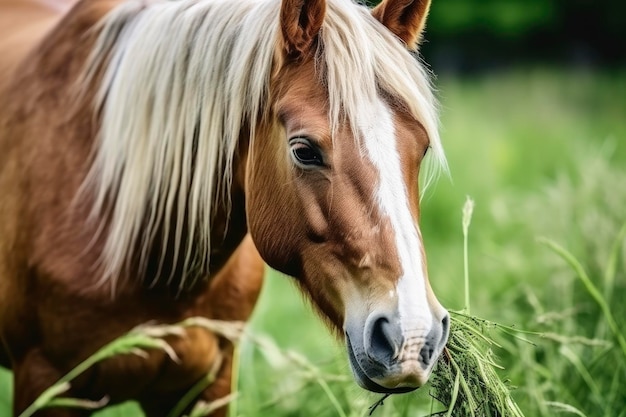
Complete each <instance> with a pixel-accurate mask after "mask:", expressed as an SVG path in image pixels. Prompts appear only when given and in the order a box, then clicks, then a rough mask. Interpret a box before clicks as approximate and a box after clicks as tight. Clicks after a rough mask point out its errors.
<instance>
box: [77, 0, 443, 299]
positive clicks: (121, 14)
mask: <svg viewBox="0 0 626 417" xmlns="http://www.w3.org/2000/svg"><path fill="white" fill-rule="evenodd" d="M328 3H329V4H328V10H327V14H326V19H325V22H324V25H323V27H322V31H321V34H320V36H321V42H320V43H319V45H320V46H319V48H318V51H317V57H316V58H317V63H318V68H319V74H320V76H321V77H323V79H324V80H325V81H324V84H325V85H326V86H327V88H328V94H329V105H330V112H329V118H330V122H331V125H333V126H337V125H338V124H339V123H340V122H341V121H342V120H341V118H342V117H344V116H345V117H347V118H348V120H349V121H357V120H359V118H362V117H367V116H366V115H367V109H366V108H365V106H364V105H363V104H362V103H368V102H373V100H374V99H375V98H376V97H377V96H378V95H379V94H380V93H381V91H384V92H385V93H387V94H390V95H392V96H395V97H397V98H398V99H400V100H402V102H404V103H406V105H407V106H408V109H409V110H410V111H411V112H412V113H413V114H414V115H415V116H416V117H417V118H418V120H420V122H421V123H422V125H423V126H424V128H425V129H426V131H427V133H428V135H429V137H430V141H431V148H432V152H430V155H431V156H430V158H432V159H433V160H434V161H435V162H436V163H435V164H432V166H439V167H445V158H444V154H443V150H442V147H441V142H440V140H439V134H438V126H437V124H438V122H437V114H436V113H437V112H436V103H435V100H434V98H433V94H432V92H431V87H430V83H429V78H428V74H427V71H426V70H425V69H424V68H423V66H422V65H421V64H420V63H419V62H418V60H416V59H415V57H413V56H412V55H411V54H410V53H409V52H407V50H406V49H405V48H404V47H403V45H402V44H401V43H400V42H399V41H398V39H396V38H395V37H394V36H393V35H392V34H391V33H390V32H388V31H387V30H386V29H385V28H384V27H383V26H382V25H381V24H380V23H378V22H377V21H376V20H375V19H373V18H372V17H371V15H370V13H369V11H368V10H367V9H366V8H365V7H363V6H359V5H356V4H354V3H353V2H351V1H350V0H329V1H328ZM279 11H280V0H238V1H233V0H180V1H151V2H147V4H146V2H145V1H141V0H130V1H128V2H125V3H123V4H121V5H119V6H118V7H116V8H115V9H114V10H113V11H112V12H110V13H109V14H108V15H107V16H106V17H105V18H104V19H103V20H102V21H101V23H100V27H99V30H100V33H99V37H98V40H97V42H96V45H95V48H94V50H93V53H92V55H91V57H90V60H89V64H88V67H87V68H88V69H87V75H88V76H90V75H93V74H95V73H98V71H99V68H104V71H103V73H104V75H103V77H102V81H101V87H100V90H99V93H98V95H97V97H96V103H95V104H96V108H97V109H98V111H99V114H100V115H101V121H100V122H101V128H100V132H99V136H98V141H97V145H96V149H95V157H94V162H93V166H92V169H91V171H90V172H89V175H88V177H87V179H86V180H85V183H84V186H83V190H88V189H89V190H95V204H94V214H95V215H97V217H98V218H102V216H103V215H105V214H106V215H108V217H109V226H108V236H107V238H106V244H105V248H104V253H103V266H104V271H103V276H102V282H109V283H110V284H111V286H112V288H113V290H114V289H115V285H116V280H117V279H118V277H119V276H122V275H123V274H124V272H125V271H126V269H125V268H126V267H127V266H128V259H130V258H131V257H139V258H138V259H139V262H140V264H145V263H146V262H147V258H148V255H149V252H150V248H151V247H152V245H153V241H154V239H155V237H156V236H157V233H162V234H163V235H162V237H164V238H165V239H171V240H172V241H173V242H174V259H176V260H177V261H178V260H180V262H182V271H183V276H182V278H180V280H177V281H176V282H174V283H173V284H175V285H178V287H179V289H182V288H184V287H185V286H188V285H190V284H191V282H189V281H190V280H192V279H195V278H196V277H195V276H192V277H191V278H189V276H190V275H191V274H190V272H191V271H192V270H193V271H202V273H203V274H208V265H209V254H210V250H211V247H210V245H211V242H210V240H211V219H212V216H213V214H214V209H215V207H216V205H217V204H228V201H227V200H228V199H227V198H225V195H226V194H225V193H223V192H221V190H227V189H228V188H229V185H230V183H231V171H232V169H231V168H232V163H233V156H234V154H235V150H236V147H237V144H238V141H239V138H240V134H241V131H242V127H243V126H247V127H249V128H250V129H251V137H252V138H253V139H254V138H255V136H254V135H255V129H254V128H255V125H256V124H257V123H258V120H257V118H258V117H259V115H263V114H267V111H268V104H269V103H268V92H269V85H270V81H271V77H272V74H273V73H274V71H275V69H276V68H274V66H275V65H276V63H275V52H276V48H277V45H278V36H279V33H280V31H279V30H278V23H279V19H278V16H279ZM352 125H353V126H355V125H358V123H352ZM256 139H257V140H264V139H267V140H269V139H270V138H256ZM183 230H185V235H186V236H191V237H193V238H184V237H183V236H182V233H183ZM196 254H199V255H200V256H199V258H197V256H196ZM163 255H164V253H163ZM171 278H172V277H161V278H160V279H168V280H169V279H171Z"/></svg>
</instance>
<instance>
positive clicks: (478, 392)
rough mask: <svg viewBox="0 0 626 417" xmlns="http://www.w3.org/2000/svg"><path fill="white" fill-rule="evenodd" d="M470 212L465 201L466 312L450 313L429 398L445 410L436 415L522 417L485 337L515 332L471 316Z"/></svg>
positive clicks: (471, 205) (491, 344) (470, 204)
mask: <svg viewBox="0 0 626 417" xmlns="http://www.w3.org/2000/svg"><path fill="white" fill-rule="evenodd" d="M473 208H474V202H473V201H472V199H470V198H469V197H468V198H467V200H466V202H465V205H464V207H463V221H462V225H463V261H464V262H463V264H464V270H465V274H464V285H465V310H464V312H451V319H452V320H451V326H450V327H451V329H450V337H449V339H448V343H447V345H446V348H445V349H444V351H443V354H442V355H441V358H440V360H439V363H438V364H437V367H436V369H435V372H434V374H433V376H432V377H431V383H430V384H431V391H430V393H431V396H432V397H433V398H435V399H436V400H438V401H439V402H441V403H442V404H444V405H447V407H448V409H447V411H443V412H439V413H436V414H435V415H445V416H446V417H448V416H455V417H466V416H467V417H469V416H472V417H498V416H510V417H523V415H524V414H523V413H522V411H521V410H520V409H519V407H518V406H517V404H516V403H515V401H514V400H513V399H512V398H511V393H510V387H509V385H507V384H506V383H505V382H503V381H502V380H501V379H500V376H499V375H498V374H497V372H496V369H502V368H501V367H500V366H499V365H498V364H497V363H496V362H495V358H494V353H493V348H494V347H500V345H499V344H498V343H496V342H495V341H494V340H493V339H492V338H491V337H489V336H488V332H489V331H490V330H491V329H499V330H502V331H504V332H505V333H507V334H509V335H512V336H516V335H515V334H514V333H513V332H516V330H515V329H512V328H510V327H505V326H500V325H498V324H495V323H493V322H489V321H487V320H483V319H480V318H477V317H474V316H471V315H470V296H469V294H470V292H469V273H468V264H469V257H468V243H467V242H468V234H469V226H470V223H471V218H472V212H473Z"/></svg>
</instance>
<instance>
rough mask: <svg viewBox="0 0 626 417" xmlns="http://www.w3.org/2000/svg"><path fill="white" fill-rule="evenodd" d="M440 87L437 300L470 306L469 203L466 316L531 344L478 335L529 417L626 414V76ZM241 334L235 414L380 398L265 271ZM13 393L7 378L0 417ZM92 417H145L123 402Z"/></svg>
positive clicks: (419, 412)
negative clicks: (361, 384) (468, 215)
mask: <svg viewBox="0 0 626 417" xmlns="http://www.w3.org/2000/svg"><path fill="white" fill-rule="evenodd" d="M435 85H436V86H437V89H438V90H439V91H438V95H439V97H440V101H441V115H442V119H441V126H442V127H441V129H442V137H443V140H444V146H445V148H446V152H447V155H448V160H449V165H450V176H446V175H443V176H441V177H440V178H439V180H438V181H437V182H436V184H435V185H434V186H432V187H430V188H429V189H428V190H427V191H426V192H425V195H424V197H423V201H422V220H421V227H422V232H423V236H424V240H425V242H426V251H427V255H428V260H429V272H430V280H431V283H432V285H433V288H434V290H435V293H436V294H437V296H438V298H439V300H440V301H441V302H442V304H443V305H444V306H446V307H447V308H449V309H450V310H462V309H463V308H465V307H468V306H465V305H464V304H465V302H464V294H463V274H464V269H463V237H462V233H461V208H462V206H463V203H464V201H465V199H466V196H467V195H469V196H471V197H472V199H473V200H474V201H475V204H476V205H475V210H474V217H473V220H472V225H471V228H470V233H469V270H468V272H469V277H470V282H471V313H472V315H475V316H478V317H482V318H484V319H486V320H489V321H490V322H496V323H500V324H503V325H506V326H511V327H514V328H517V329H520V330H522V329H523V330H526V331H530V332H534V333H532V334H521V335H518V336H521V338H520V337H514V336H512V335H510V334H506V333H503V332H500V331H498V328H497V327H494V326H493V325H491V324H489V323H485V326H484V328H485V332H486V333H488V334H490V336H492V337H494V338H495V339H496V340H497V341H498V343H499V344H500V346H501V347H496V346H494V347H493V350H494V353H495V355H496V357H497V361H498V363H499V364H500V365H501V366H502V368H503V369H502V370H501V371H500V376H501V378H502V379H503V380H506V381H507V383H508V384H510V386H511V388H512V390H513V397H514V398H515V400H516V401H517V402H518V404H519V406H520V408H521V409H522V411H523V412H524V413H525V415H526V416H528V417H535V416H539V417H543V416H554V415H567V414H570V415H578V416H587V417H595V416H598V417H621V416H626V345H624V344H620V343H622V342H623V340H624V337H625V335H626V303H624V302H623V301H624V300H625V299H626V73H625V72H623V71H622V72H620V71H614V72H609V71H604V72H594V71H589V70H567V71H566V70H562V69H561V70H552V69H541V68H525V69H517V70H514V71H507V72H496V73H489V74H483V75H480V76H474V77H464V78H458V77H446V76H441V77H440V78H439V79H437V80H435ZM248 331H249V333H250V334H251V335H253V337H252V338H244V340H243V342H242V343H241V344H240V346H239V353H240V356H239V375H238V380H237V385H238V390H239V395H238V397H237V398H236V399H235V400H234V401H233V403H232V407H231V416H248V417H253V416H341V417H344V416H345V417H347V416H350V417H353V416H354V417H356V416H366V415H368V413H369V407H370V406H372V405H373V404H374V403H376V401H378V400H379V399H380V397H381V396H380V395H374V394H370V393H366V392H365V391H363V390H361V389H359V388H358V387H357V386H356V384H355V383H354V382H353V380H352V376H351V375H350V370H349V367H348V362H347V358H346V354H345V351H344V348H343V346H342V345H341V343H340V342H338V341H336V340H334V339H333V337H332V336H331V335H330V334H329V332H328V331H327V329H326V328H325V327H324V325H323V324H322V323H321V321H320V320H319V319H318V318H317V317H316V315H315V313H313V312H312V310H311V309H310V308H309V307H308V306H307V302H306V300H303V297H302V296H301V295H300V294H299V293H298V291H297V290H296V288H295V286H294V285H292V283H291V282H290V278H288V277H284V276H281V275H280V274H278V273H275V272H273V271H268V274H267V280H266V284H265V286H264V289H263V293H262V296H261V300H260V302H259V304H258V306H257V308H256V310H255V313H254V316H253V319H252V322H251V323H250V326H249V328H248ZM252 339H254V340H252ZM522 339H523V340H522ZM10 391H11V387H10V377H9V374H8V372H4V371H2V372H0V415H8V414H9V410H10V406H9V404H10V400H9V398H10ZM431 392H432V390H431V389H430V388H429V387H428V386H426V387H423V388H421V389H420V390H418V391H416V392H414V393H410V394H405V395H398V396H392V397H390V398H388V399H386V400H385V402H384V405H382V406H379V407H378V408H377V409H376V410H374V413H373V415H374V416H379V417H391V416H394V417H396V416H397V417H400V416H426V415H429V414H432V413H438V412H442V411H444V410H445V406H443V405H441V404H439V403H438V402H437V401H434V400H433V399H432V398H431V396H430V393H431ZM97 415H98V416H99V417H114V416H135V415H140V414H139V411H138V410H137V408H136V407H135V406H134V405H132V404H130V405H129V404H126V405H121V406H117V407H112V408H110V409H107V410H103V411H100V412H98V413H97ZM441 415H443V414H441Z"/></svg>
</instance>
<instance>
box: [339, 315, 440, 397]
mask: <svg viewBox="0 0 626 417" xmlns="http://www.w3.org/2000/svg"><path fill="white" fill-rule="evenodd" d="M359 321H360V320H354V322H350V320H347V321H346V325H345V335H346V345H347V349H348V357H349V359H350V366H351V368H352V372H353V374H354V377H355V379H356V381H357V383H358V384H359V385H360V386H361V387H362V388H364V389H367V390H369V391H373V392H379V393H386V394H398V393H405V392H409V391H413V390H415V389H417V388H419V387H421V386H422V385H424V384H425V383H426V382H427V381H428V377H429V376H430V373H431V371H432V369H433V366H434V365H435V363H436V362H437V359H438V358H439V355H440V354H441V352H442V350H443V348H444V346H445V344H446V342H447V340H448V332H449V322H450V319H449V316H448V313H447V312H445V310H444V312H443V317H442V318H441V319H436V317H435V316H433V317H432V319H428V320H426V319H424V320H412V321H411V323H403V322H402V321H401V320H400V317H399V315H398V314H384V313H380V312H374V313H371V314H370V315H369V316H368V317H367V318H366V319H365V321H364V323H362V324H360V323H358V322H359ZM359 324H360V325H359Z"/></svg>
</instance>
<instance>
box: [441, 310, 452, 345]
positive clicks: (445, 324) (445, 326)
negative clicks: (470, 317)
mask: <svg viewBox="0 0 626 417" xmlns="http://www.w3.org/2000/svg"><path fill="white" fill-rule="evenodd" d="M441 328H442V330H443V331H442V333H441V341H440V342H439V344H440V345H442V346H441V348H442V349H443V347H444V346H445V345H446V343H448V332H449V331H450V315H448V314H446V315H445V317H444V318H443V320H441Z"/></svg>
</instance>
